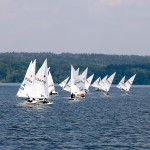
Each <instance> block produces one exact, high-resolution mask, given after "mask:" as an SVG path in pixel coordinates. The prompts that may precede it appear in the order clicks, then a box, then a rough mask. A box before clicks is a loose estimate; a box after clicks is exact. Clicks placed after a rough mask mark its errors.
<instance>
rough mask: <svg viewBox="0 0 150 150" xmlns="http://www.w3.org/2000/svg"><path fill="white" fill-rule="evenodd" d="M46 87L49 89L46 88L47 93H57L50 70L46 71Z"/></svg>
mask: <svg viewBox="0 0 150 150" xmlns="http://www.w3.org/2000/svg"><path fill="white" fill-rule="evenodd" d="M48 89H49V90H48V91H49V93H57V92H56V91H55V86H54V81H53V78H52V75H51V73H50V71H49V72H48Z"/></svg>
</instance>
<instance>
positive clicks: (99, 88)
mask: <svg viewBox="0 0 150 150" xmlns="http://www.w3.org/2000/svg"><path fill="white" fill-rule="evenodd" d="M107 77H108V75H106V76H105V77H104V78H103V79H102V80H100V82H99V83H98V86H97V89H98V90H97V91H100V92H101V91H102V86H103V85H104V83H105V82H106V80H107Z"/></svg>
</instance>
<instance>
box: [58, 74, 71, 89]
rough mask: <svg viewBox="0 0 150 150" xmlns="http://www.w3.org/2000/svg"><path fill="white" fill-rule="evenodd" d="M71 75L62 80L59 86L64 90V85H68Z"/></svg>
mask: <svg viewBox="0 0 150 150" xmlns="http://www.w3.org/2000/svg"><path fill="white" fill-rule="evenodd" d="M69 78H70V77H67V78H66V79H65V80H64V81H62V82H61V83H60V84H59V86H60V87H61V88H62V90H63V89H64V87H65V86H66V84H67V83H68V81H69Z"/></svg>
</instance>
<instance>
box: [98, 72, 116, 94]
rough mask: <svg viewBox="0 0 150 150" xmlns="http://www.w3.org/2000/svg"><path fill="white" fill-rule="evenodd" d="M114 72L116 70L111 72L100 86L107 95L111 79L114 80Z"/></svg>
mask: <svg viewBox="0 0 150 150" xmlns="http://www.w3.org/2000/svg"><path fill="white" fill-rule="evenodd" d="M115 74H116V72H115V73H113V74H112V75H111V76H110V77H109V78H108V79H107V80H106V81H105V82H104V84H103V85H102V88H101V89H102V91H103V93H105V94H106V95H109V89H110V87H111V85H112V82H113V80H114V77H115Z"/></svg>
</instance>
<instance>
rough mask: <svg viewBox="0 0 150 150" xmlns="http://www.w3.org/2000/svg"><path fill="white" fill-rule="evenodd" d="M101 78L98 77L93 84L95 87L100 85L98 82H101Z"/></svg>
mask: <svg viewBox="0 0 150 150" xmlns="http://www.w3.org/2000/svg"><path fill="white" fill-rule="evenodd" d="M100 80H101V78H100V77H99V78H97V79H96V80H95V81H94V83H93V84H92V85H91V86H92V87H94V88H97V87H98V83H99V82H100Z"/></svg>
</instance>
